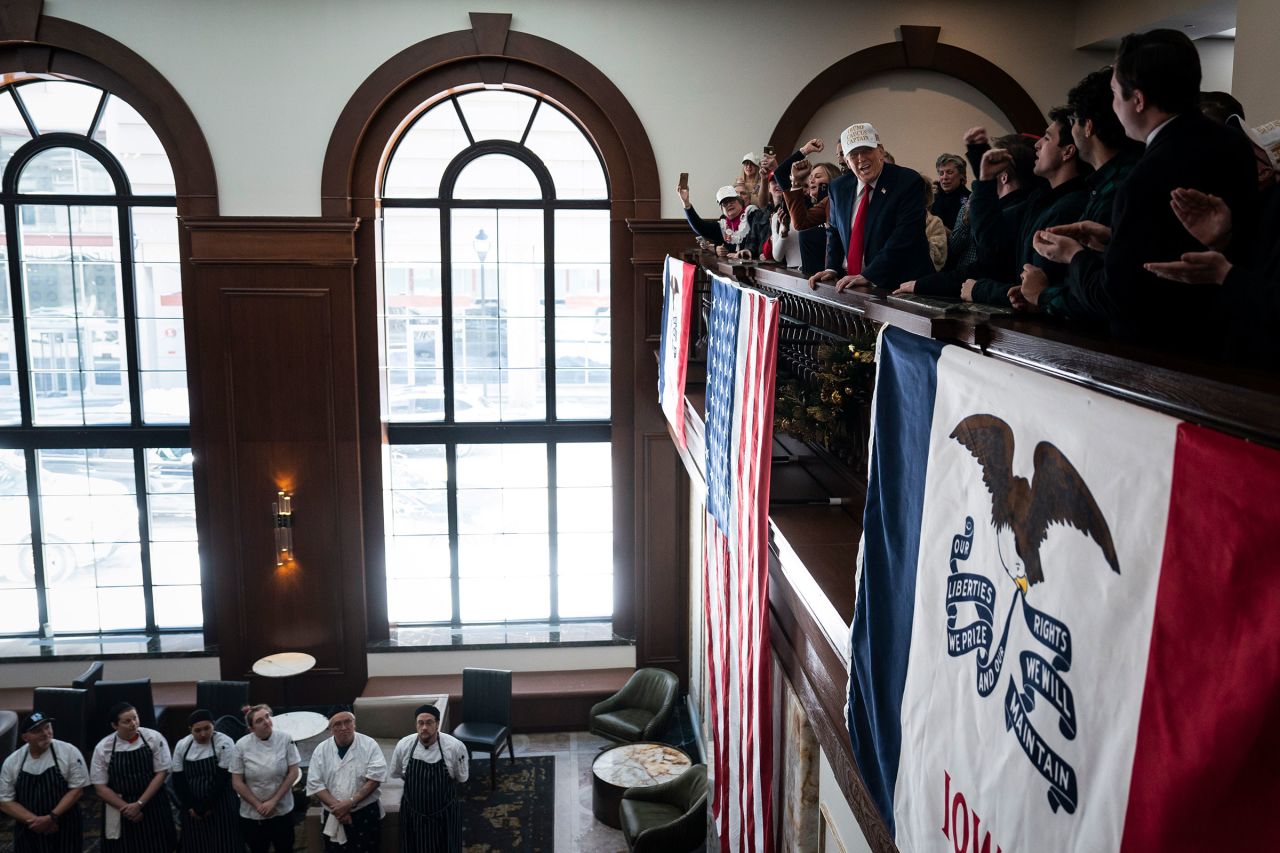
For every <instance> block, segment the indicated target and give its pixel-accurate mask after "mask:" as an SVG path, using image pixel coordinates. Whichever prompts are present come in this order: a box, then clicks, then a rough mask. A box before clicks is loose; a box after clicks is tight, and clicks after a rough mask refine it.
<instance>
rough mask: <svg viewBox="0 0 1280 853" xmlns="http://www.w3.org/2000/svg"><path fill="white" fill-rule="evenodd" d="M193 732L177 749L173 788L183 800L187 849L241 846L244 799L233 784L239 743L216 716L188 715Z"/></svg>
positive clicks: (200, 851) (205, 851)
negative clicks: (218, 728)
mask: <svg viewBox="0 0 1280 853" xmlns="http://www.w3.org/2000/svg"><path fill="white" fill-rule="evenodd" d="M187 727H188V728H189V729H190V730H191V734H189V735H187V736H186V737H184V738H183V739H182V740H180V741H178V743H177V745H176V746H175V747H174V748H173V766H172V772H173V790H174V791H175V792H176V793H177V795H178V801H179V802H180V803H181V804H182V841H181V843H180V845H179V847H178V849H179V850H180V851H182V853H223V851H227V850H239V849H240V848H241V846H242V845H243V842H242V841H241V840H240V812H239V806H240V801H239V799H238V798H237V797H236V792H235V790H234V789H233V788H232V787H231V758H232V756H233V755H234V754H235V748H236V744H235V741H233V740H232V739H231V738H230V737H228V736H227V735H224V734H223V733H222V732H219V731H215V730H214V728H213V714H211V713H210V712H208V711H206V710H204V709H201V710H198V711H192V712H191V716H189V717H187Z"/></svg>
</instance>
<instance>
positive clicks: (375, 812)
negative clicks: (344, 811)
mask: <svg viewBox="0 0 1280 853" xmlns="http://www.w3.org/2000/svg"><path fill="white" fill-rule="evenodd" d="M328 819H329V810H328V809H322V810H321V812H320V826H321V828H322V829H323V827H324V825H325V822H326V821H327V820H328ZM345 831H346V833H347V843H346V844H338V843H337V842H334V841H331V840H330V839H329V838H328V837H327V836H326V837H325V839H324V849H325V851H327V853H378V851H379V850H380V849H381V844H382V815H381V810H380V807H379V806H378V804H377V803H370V804H369V805H367V806H365V807H364V808H362V809H357V810H356V811H353V812H352V813H351V823H349V824H348V825H347V826H346V828H345Z"/></svg>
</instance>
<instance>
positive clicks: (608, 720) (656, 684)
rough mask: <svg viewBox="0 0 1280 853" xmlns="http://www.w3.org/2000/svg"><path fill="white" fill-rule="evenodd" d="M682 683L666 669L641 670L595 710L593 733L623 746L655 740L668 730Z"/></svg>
mask: <svg viewBox="0 0 1280 853" xmlns="http://www.w3.org/2000/svg"><path fill="white" fill-rule="evenodd" d="M679 695H680V682H679V680H678V679H677V678H676V677H675V674H674V673H670V672H667V671H666V670H665V669H637V670H636V671H635V674H634V675H632V676H631V678H629V679H628V680H627V683H626V684H624V685H623V686H622V689H621V690H619V691H618V692H617V693H615V694H613V695H612V696H610V697H609V698H608V699H606V700H604V701H603V702H597V703H596V704H595V705H593V706H592V707H591V723H590V725H589V726H588V728H589V729H590V731H591V733H592V734H594V735H599V736H600V737H605V738H608V739H609V740H613V741H620V742H623V743H638V742H639V741H646V740H655V739H657V738H658V737H659V736H661V735H662V733H663V731H664V730H665V729H666V726H667V721H668V720H669V719H670V718H671V712H672V711H674V710H675V707H676V697H677V696H679Z"/></svg>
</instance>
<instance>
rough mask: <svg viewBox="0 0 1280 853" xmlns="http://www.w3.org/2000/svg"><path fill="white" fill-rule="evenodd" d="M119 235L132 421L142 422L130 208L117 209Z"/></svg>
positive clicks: (126, 362) (136, 423) (139, 354)
mask: <svg viewBox="0 0 1280 853" xmlns="http://www.w3.org/2000/svg"><path fill="white" fill-rule="evenodd" d="M116 228H117V232H118V233H119V235H120V237H119V239H120V296H121V300H122V301H123V303H124V304H123V307H124V358H125V365H126V369H127V370H128V378H129V411H130V416H129V423H130V424H131V425H132V426H135V427H139V426H142V357H141V352H140V350H139V338H140V337H141V336H140V335H139V334H138V306H137V303H136V301H135V300H136V298H137V290H136V288H135V287H134V280H133V221H132V217H131V216H130V215H129V210H128V209H127V208H124V207H121V208H118V209H117V226H116Z"/></svg>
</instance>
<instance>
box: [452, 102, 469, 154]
mask: <svg viewBox="0 0 1280 853" xmlns="http://www.w3.org/2000/svg"><path fill="white" fill-rule="evenodd" d="M449 100H450V101H452V102H453V109H454V111H455V112H457V114H458V121H460V122H462V132H463V133H465V134H466V135H467V145H468V147H469V146H472V145H475V144H476V138H475V137H474V136H472V135H471V125H469V124H467V117H466V116H464V115H463V114H462V105H461V104H459V103H458V99H457V98H450V99H449Z"/></svg>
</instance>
